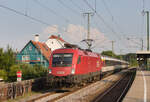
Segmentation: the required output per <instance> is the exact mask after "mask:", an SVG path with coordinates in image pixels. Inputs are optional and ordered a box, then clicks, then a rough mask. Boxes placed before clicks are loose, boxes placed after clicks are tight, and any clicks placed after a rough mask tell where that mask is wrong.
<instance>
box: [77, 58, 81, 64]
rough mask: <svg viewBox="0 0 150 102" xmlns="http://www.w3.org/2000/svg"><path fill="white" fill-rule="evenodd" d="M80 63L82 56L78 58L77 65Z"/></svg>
mask: <svg viewBox="0 0 150 102" xmlns="http://www.w3.org/2000/svg"><path fill="white" fill-rule="evenodd" d="M80 62H81V56H79V57H78V61H77V64H80Z"/></svg>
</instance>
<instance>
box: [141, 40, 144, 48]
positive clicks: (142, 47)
mask: <svg viewBox="0 0 150 102" xmlns="http://www.w3.org/2000/svg"><path fill="white" fill-rule="evenodd" d="M141 43H142V46H141V51H143V47H144V45H143V39H142V38H141Z"/></svg>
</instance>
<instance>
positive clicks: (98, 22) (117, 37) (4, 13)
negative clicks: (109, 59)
mask: <svg viewBox="0 0 150 102" xmlns="http://www.w3.org/2000/svg"><path fill="white" fill-rule="evenodd" d="M95 1H96V2H95ZM143 9H144V10H145V11H150V0H0V48H6V47H7V46H8V45H9V46H11V47H12V48H13V49H14V50H16V49H17V50H18V51H20V50H21V49H22V48H23V47H24V46H25V45H26V44H27V43H28V42H29V41H30V40H34V35H35V34H39V37H40V41H41V42H45V41H46V40H47V39H48V38H49V36H51V35H52V34H55V35H60V36H61V37H62V38H63V39H64V40H66V41H67V42H70V43H73V44H78V45H79V46H81V47H83V48H86V44H85V43H84V42H82V40H83V39H86V38H87V16H86V15H84V14H83V13H86V12H92V16H91V17H90V38H91V39H94V42H93V46H92V50H93V51H95V52H102V51H106V50H111V49H112V43H111V42H112V41H114V52H115V53H117V54H125V53H135V52H136V51H138V50H140V49H141V39H143V41H144V50H146V15H142V11H143ZM95 11H96V13H95ZM31 17H32V18H33V19H34V20H33V19H31ZM35 19H36V20H35ZM37 20H38V21H37Z"/></svg>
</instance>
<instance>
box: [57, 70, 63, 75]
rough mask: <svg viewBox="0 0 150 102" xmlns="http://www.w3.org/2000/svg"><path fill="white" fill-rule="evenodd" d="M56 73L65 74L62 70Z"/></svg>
mask: <svg viewBox="0 0 150 102" xmlns="http://www.w3.org/2000/svg"><path fill="white" fill-rule="evenodd" d="M57 74H65V72H64V71H58V72H57Z"/></svg>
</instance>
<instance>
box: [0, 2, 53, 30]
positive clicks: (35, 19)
mask: <svg viewBox="0 0 150 102" xmlns="http://www.w3.org/2000/svg"><path fill="white" fill-rule="evenodd" d="M0 7H1V8H4V9H6V10H9V11H11V12H14V13H16V14H18V15H21V16H24V17H27V18H29V19H31V20H33V21H36V22H39V23H41V24H44V25H47V26H49V25H51V24H49V23H47V22H44V21H42V20H40V19H37V18H34V17H31V16H29V15H26V14H25V13H22V12H20V11H17V10H15V9H12V8H9V7H7V6H4V5H1V4H0ZM54 28H56V27H54Z"/></svg>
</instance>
